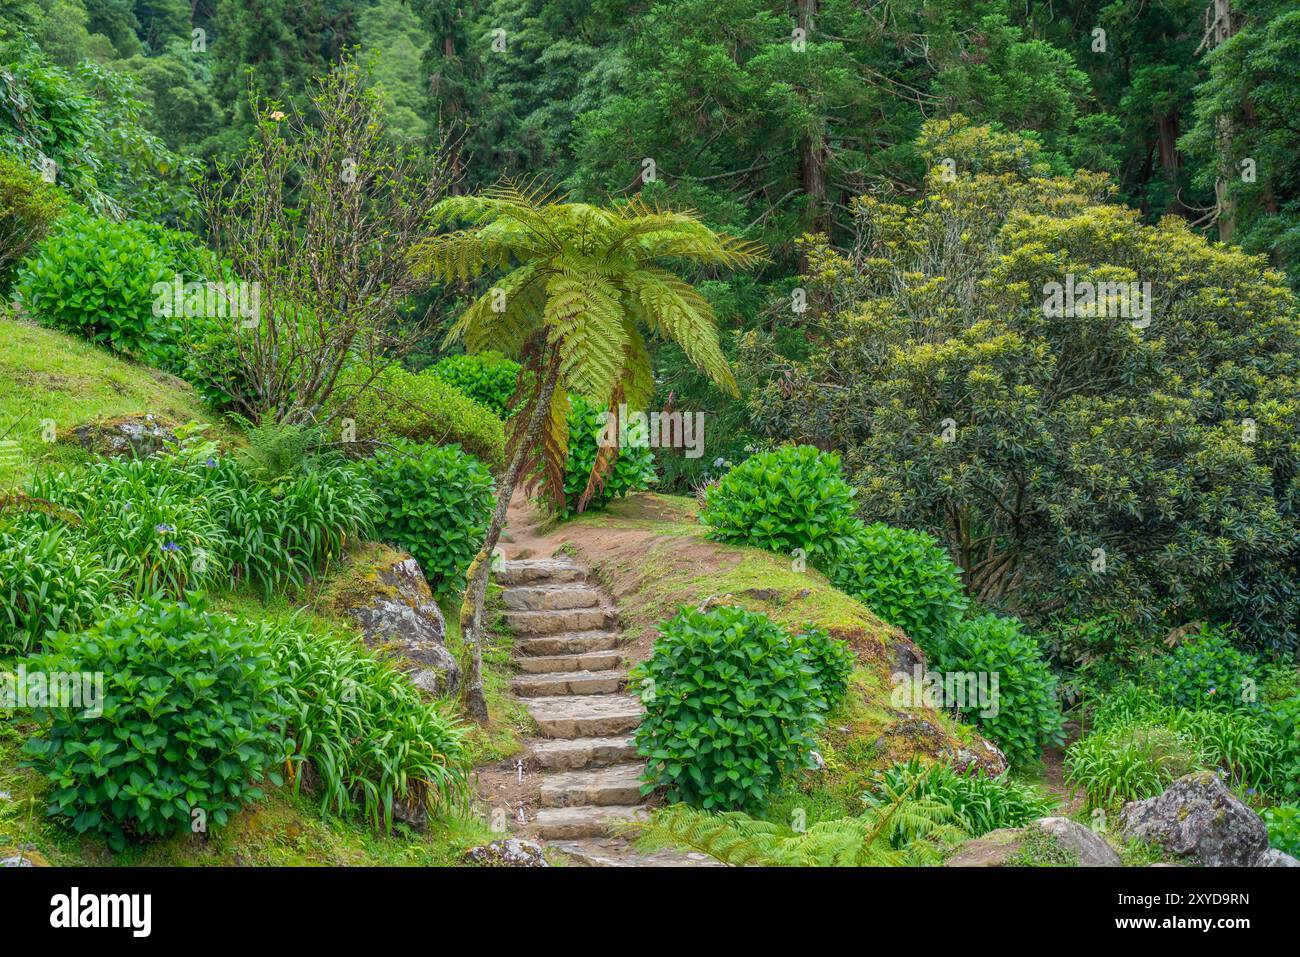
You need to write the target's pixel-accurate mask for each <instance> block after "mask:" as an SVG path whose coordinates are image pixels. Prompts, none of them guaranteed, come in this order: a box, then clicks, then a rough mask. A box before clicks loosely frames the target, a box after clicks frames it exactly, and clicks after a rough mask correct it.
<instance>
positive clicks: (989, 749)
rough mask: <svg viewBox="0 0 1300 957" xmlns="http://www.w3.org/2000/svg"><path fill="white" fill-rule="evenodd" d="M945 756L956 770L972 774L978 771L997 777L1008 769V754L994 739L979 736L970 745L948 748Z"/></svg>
mask: <svg viewBox="0 0 1300 957" xmlns="http://www.w3.org/2000/svg"><path fill="white" fill-rule="evenodd" d="M944 757H946V758H947V759H948V762H949V763H950V764H951V765H952V768H953V770H954V771H957V772H960V773H961V774H970V773H971V772H972V771H978V772H981V773H983V774H984V775H986V776H988V777H991V778H995V777H997V776H998V775H999V774H1001V773H1002V772H1003V771H1005V770H1006V769H1007V756H1006V755H1005V754H1003V753H1002V749H1001V748H999V747H998V746H997V745H996V744H994V743H993V742H992V741H989V740H987V739H985V738H980V737H977V738H976V739H975V741H974V742H973V743H972V744H971V746H970V747H964V746H958V747H953V748H946V749H945V750H944Z"/></svg>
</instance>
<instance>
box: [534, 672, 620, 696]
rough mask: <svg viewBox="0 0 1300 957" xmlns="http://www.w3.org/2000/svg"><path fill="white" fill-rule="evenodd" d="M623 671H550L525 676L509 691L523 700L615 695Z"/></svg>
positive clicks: (618, 688)
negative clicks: (564, 695)
mask: <svg viewBox="0 0 1300 957" xmlns="http://www.w3.org/2000/svg"><path fill="white" fill-rule="evenodd" d="M626 680H627V673H626V672H623V671H552V672H550V673H549V674H544V675H525V676H522V677H519V678H516V679H515V680H514V681H513V682H512V683H511V690H512V691H514V693H515V694H517V695H520V696H521V697H524V698H541V697H545V696H548V695H562V694H616V693H617V692H619V691H621V690H622V687H623V682H624V681H626Z"/></svg>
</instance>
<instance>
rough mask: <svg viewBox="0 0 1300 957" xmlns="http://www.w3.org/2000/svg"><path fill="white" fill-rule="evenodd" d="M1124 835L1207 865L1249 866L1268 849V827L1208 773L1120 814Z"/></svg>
mask: <svg viewBox="0 0 1300 957" xmlns="http://www.w3.org/2000/svg"><path fill="white" fill-rule="evenodd" d="M1119 830H1120V833H1121V834H1123V835H1124V836H1125V837H1129V838H1135V839H1138V840H1144V841H1150V842H1152V843H1155V844H1159V845H1160V846H1162V847H1163V848H1164V849H1165V850H1166V851H1168V852H1169V853H1171V854H1178V855H1183V856H1188V857H1195V858H1196V859H1197V860H1199V861H1200V862H1201V863H1202V864H1204V865H1205V866H1207V867H1250V866H1253V865H1256V864H1257V862H1258V861H1259V859H1260V857H1261V855H1263V854H1264V852H1265V851H1266V850H1268V829H1267V828H1266V827H1265V826H1264V822H1263V820H1261V819H1260V816H1259V815H1258V814H1256V813H1255V812H1254V811H1252V810H1251V809H1250V808H1248V807H1247V806H1246V805H1244V804H1242V803H1241V802H1240V801H1238V800H1237V799H1236V798H1235V797H1234V796H1233V795H1232V792H1231V791H1229V790H1228V789H1227V788H1226V787H1225V786H1224V784H1223V782H1222V781H1220V780H1219V778H1218V775H1216V774H1214V773H1213V772H1210V771H1199V772H1197V773H1195V774H1189V775H1187V776H1185V777H1181V778H1179V779H1178V780H1177V781H1174V782H1173V783H1172V784H1170V785H1169V787H1167V788H1166V789H1165V791H1164V793H1163V794H1160V795H1158V796H1156V797H1153V798H1147V799H1146V800H1144V801H1130V802H1129V803H1128V804H1126V805H1124V809H1123V811H1121V812H1120V817H1119Z"/></svg>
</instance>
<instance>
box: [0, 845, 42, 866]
mask: <svg viewBox="0 0 1300 957" xmlns="http://www.w3.org/2000/svg"><path fill="white" fill-rule="evenodd" d="M49 866H50V862H49V861H47V860H46V859H45V855H43V854H42V853H41V852H40V851H38V850H36V848H35V847H34V846H32V845H31V844H24V845H23V846H22V847H0V867H49Z"/></svg>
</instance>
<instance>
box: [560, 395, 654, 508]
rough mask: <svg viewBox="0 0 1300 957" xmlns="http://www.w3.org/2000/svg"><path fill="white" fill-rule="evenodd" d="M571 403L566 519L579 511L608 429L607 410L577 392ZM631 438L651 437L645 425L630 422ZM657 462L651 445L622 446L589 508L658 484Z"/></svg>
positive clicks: (637, 439)
mask: <svg viewBox="0 0 1300 957" xmlns="http://www.w3.org/2000/svg"><path fill="white" fill-rule="evenodd" d="M569 405H570V408H569V457H568V459H567V460H566V461H565V463H564V508H563V509H562V510H561V512H560V515H561V517H563V518H567V517H568V516H570V515H572V514H573V513H574V511H576V510H577V507H578V500H579V499H580V498H581V497H582V493H583V491H584V490H585V489H586V488H587V480H588V479H589V478H590V477H591V470H592V468H594V467H595V465H596V455H597V453H598V452H599V451H600V436H601V433H602V432H604V431H605V412H604V410H602V409H600V408H597V407H596V406H594V405H592V404H591V403H589V402H587V401H586V400H585V399H583V398H582V397H581V396H576V395H573V396H569ZM628 437H629V439H634V440H636V441H638V442H639V441H642V440H644V439H646V438H647V437H648V436H647V433H646V430H645V429H644V428H639V427H638V426H637V425H636V424H634V423H629V425H628ZM654 462H655V457H654V452H653V451H652V450H651V449H650V448H649V446H648V444H647V445H646V446H645V447H641V446H638V445H627V446H624V447H623V448H621V449H619V450H618V458H616V459H615V460H614V467H613V469H612V470H611V471H610V472H609V474H608V475H606V476H605V484H604V485H603V486H601V488H600V489H599V490H598V491H597V492H596V493H595V494H594V495H593V496H592V497H591V501H590V502H589V503H588V504H587V507H588V508H589V509H592V508H600V507H602V506H604V505H608V504H609V503H610V502H612V501H613V500H614V499H616V498H619V497H621V496H624V495H627V494H628V493H630V492H639V491H641V490H642V489H647V488H649V487H650V486H651V485H653V484H654V483H655V469H654Z"/></svg>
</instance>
